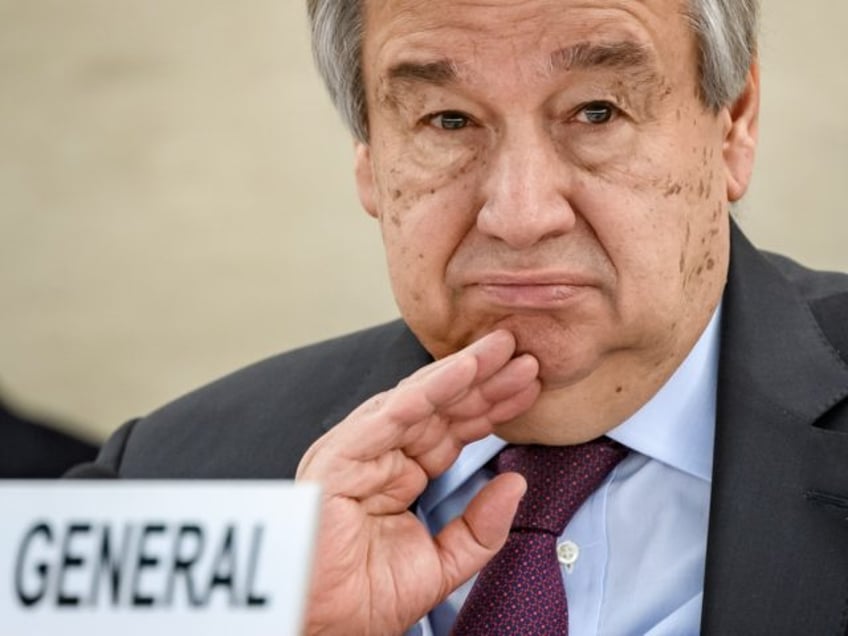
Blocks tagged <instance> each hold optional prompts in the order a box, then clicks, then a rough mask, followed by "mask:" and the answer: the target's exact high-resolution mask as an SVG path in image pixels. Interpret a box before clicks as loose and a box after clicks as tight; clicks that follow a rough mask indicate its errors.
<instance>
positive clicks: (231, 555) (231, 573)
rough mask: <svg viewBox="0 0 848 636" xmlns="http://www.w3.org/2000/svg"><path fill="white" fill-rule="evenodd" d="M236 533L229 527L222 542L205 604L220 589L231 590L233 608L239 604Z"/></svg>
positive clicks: (214, 564)
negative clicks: (236, 578) (236, 584)
mask: <svg viewBox="0 0 848 636" xmlns="http://www.w3.org/2000/svg"><path fill="white" fill-rule="evenodd" d="M235 532H236V529H235V527H233V526H227V530H226V532H225V533H224V540H223V541H222V542H221V549H220V550H219V551H218V553H217V555H216V556H215V561H214V562H213V564H212V573H211V575H212V578H211V579H210V581H209V589H208V591H207V593H206V603H205V604H207V605H208V604H209V602H210V600H211V599H212V593H213V592H214V591H215V588H218V587H221V588H225V589H229V592H230V605H231V606H235V605H237V604H238V597H237V595H236V590H235V573H236V551H235V548H234V545H233V544H234V543H235Z"/></svg>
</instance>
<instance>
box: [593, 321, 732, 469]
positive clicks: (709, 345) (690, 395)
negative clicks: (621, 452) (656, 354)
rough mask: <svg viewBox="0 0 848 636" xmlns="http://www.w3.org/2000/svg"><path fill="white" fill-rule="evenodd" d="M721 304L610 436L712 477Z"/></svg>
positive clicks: (626, 444)
mask: <svg viewBox="0 0 848 636" xmlns="http://www.w3.org/2000/svg"><path fill="white" fill-rule="evenodd" d="M720 322H721V305H719V307H718V308H717V309H716V310H715V312H714V313H713V317H712V318H711V319H710V322H709V324H708V325H707V328H706V329H704V332H703V333H702V334H701V337H700V338H699V339H698V342H696V343H695V346H694V347H693V348H692V351H690V352H689V355H688V356H686V359H685V360H683V363H682V364H681V365H680V366H679V367H678V368H677V370H676V371H675V372H674V374H673V375H672V376H671V377H670V378H669V379H668V381H667V382H666V383H665V384H664V385H663V386H662V388H661V389H660V390H659V391H657V393H656V394H655V395H654V397H652V398H651V399H650V400H649V401H648V402H646V403H645V404H644V405H643V406H642V407H641V408H640V409H639V410H638V411H636V413H634V414H633V415H631V416H630V417H629V418H628V419H627V420H625V421H624V422H623V423H622V424H620V425H619V426H617V427H616V428H614V429H612V430H611V431H610V432H609V433H607V436H608V437H611V438H612V439H614V440H616V441H617V442H620V443H622V444H624V445H625V446H627V447H628V448H630V449H632V450H634V451H636V452H638V453H641V454H643V455H647V456H648V457H650V458H652V459H655V460H657V461H660V462H663V463H664V464H668V465H669V466H671V467H673V468H676V469H678V470H681V471H683V472H685V473H688V474H690V475H692V476H694V477H698V478H700V479H702V480H704V481H706V482H711V481H712V466H713V442H714V439H713V438H714V434H715V413H716V387H717V383H718V353H719V334H720V330H719V324H720Z"/></svg>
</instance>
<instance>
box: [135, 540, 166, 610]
mask: <svg viewBox="0 0 848 636" xmlns="http://www.w3.org/2000/svg"><path fill="white" fill-rule="evenodd" d="M163 532H165V525H164V524H162V523H154V524H147V525H145V526H143V527H142V529H141V536H139V539H138V558H137V560H136V568H135V576H134V577H133V586H132V589H133V594H132V604H133V606H135V607H151V606H153V604H154V603H155V599H154V598H153V597H152V596H147V595H144V594H142V593H141V592H140V591H139V587H140V580H141V575H142V573H143V572H144V570H147V569H150V568H154V567H156V566H157V565H159V558H158V557H157V556H155V555H152V554H148V553H147V540H148V539H149V538H150V536H151V535H155V534H161V533H163Z"/></svg>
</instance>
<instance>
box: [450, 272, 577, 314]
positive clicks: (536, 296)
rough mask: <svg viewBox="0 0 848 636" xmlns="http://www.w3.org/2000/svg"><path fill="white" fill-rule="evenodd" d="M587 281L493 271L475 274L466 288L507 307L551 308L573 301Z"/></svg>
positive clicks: (566, 277)
mask: <svg viewBox="0 0 848 636" xmlns="http://www.w3.org/2000/svg"><path fill="white" fill-rule="evenodd" d="M590 288H591V285H590V283H589V281H587V280H585V279H583V278H581V277H577V276H571V275H563V274H554V273H548V274H526V273H521V274H512V273H506V274H495V275H487V276H481V277H478V278H477V280H475V281H473V282H471V283H470V284H469V285H467V287H466V289H467V290H468V291H469V292H471V293H472V294H475V295H478V296H480V297H481V299H482V300H483V301H484V302H486V303H487V304H491V305H494V306H498V307H503V308H507V309H523V310H551V309H560V308H563V307H565V306H567V305H568V304H570V303H573V302H574V301H575V300H576V299H577V298H578V297H579V296H581V295H582V294H584V293H585V292H587V291H588V290H589V289H590Z"/></svg>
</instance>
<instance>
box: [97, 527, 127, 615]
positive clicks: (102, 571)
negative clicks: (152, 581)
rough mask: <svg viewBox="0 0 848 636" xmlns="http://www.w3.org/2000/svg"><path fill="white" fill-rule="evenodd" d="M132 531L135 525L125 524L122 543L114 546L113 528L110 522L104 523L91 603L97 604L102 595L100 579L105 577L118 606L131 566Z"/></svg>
mask: <svg viewBox="0 0 848 636" xmlns="http://www.w3.org/2000/svg"><path fill="white" fill-rule="evenodd" d="M132 531H133V526H132V525H130V524H125V525H124V531H123V537H122V539H121V543H120V544H119V545H118V546H116V547H114V548H113V545H112V528H111V526H109V525H108V524H104V525H103V531H102V533H101V535H100V549H99V551H98V558H97V562H96V563H95V564H94V571H93V572H92V573H91V595H90V596H89V605H92V606H95V605H97V603H98V600H99V597H100V580H101V579H102V578H104V577H106V579H107V585H108V589H109V591H110V592H111V603H112V605H113V606H117V605H118V603H119V602H120V598H121V591H122V590H123V587H124V586H123V581H125V580H126V575H125V573H126V571H127V569H128V566H129V553H130V545H131V541H132ZM116 557H117V558H116Z"/></svg>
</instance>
